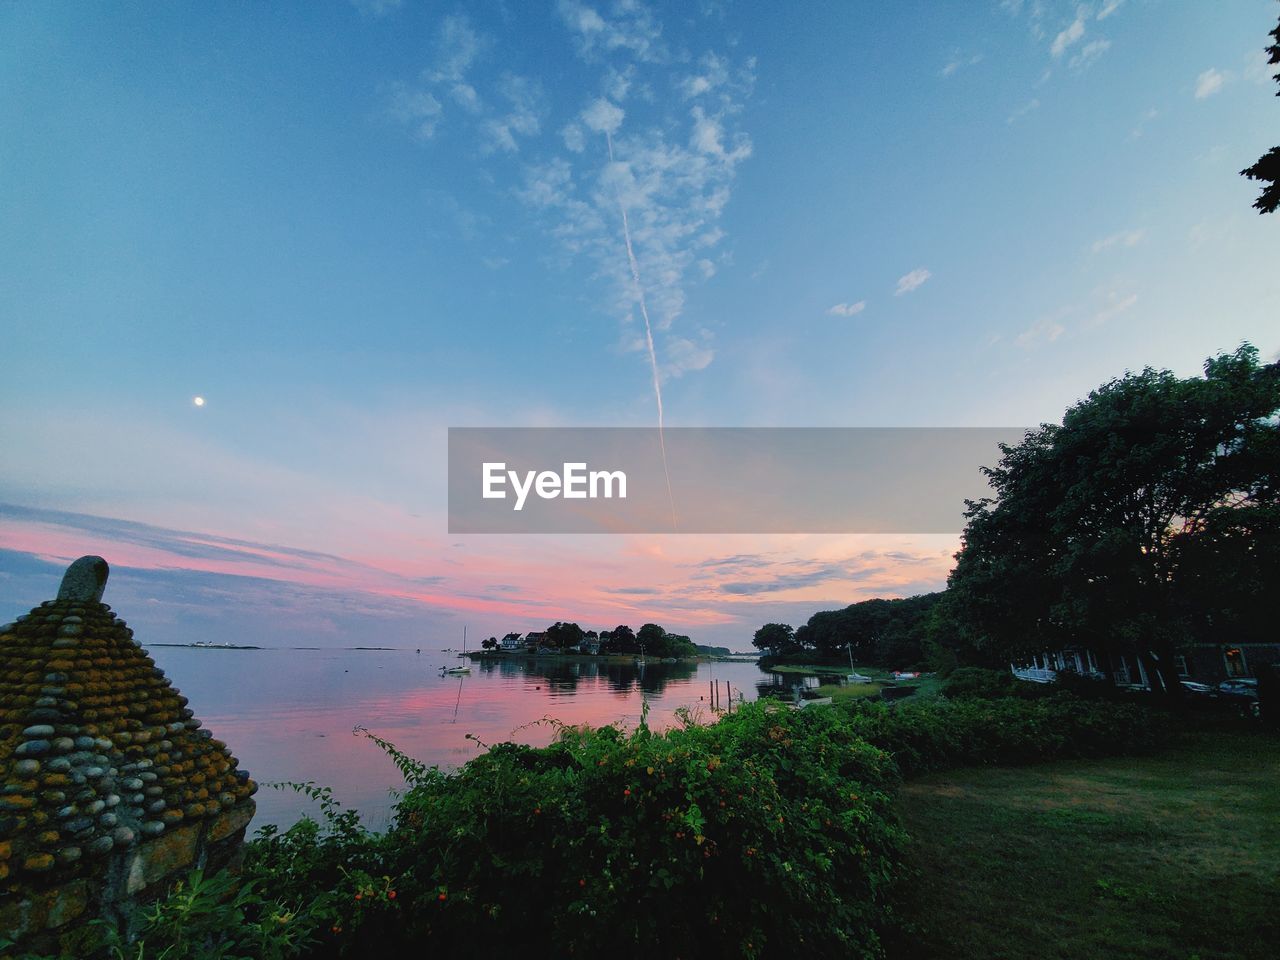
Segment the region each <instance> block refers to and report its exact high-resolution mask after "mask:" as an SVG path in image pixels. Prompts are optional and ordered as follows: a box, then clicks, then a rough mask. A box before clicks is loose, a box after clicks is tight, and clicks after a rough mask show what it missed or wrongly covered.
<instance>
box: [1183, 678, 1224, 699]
mask: <svg viewBox="0 0 1280 960" xmlns="http://www.w3.org/2000/svg"><path fill="white" fill-rule="evenodd" d="M1182 689H1183V690H1185V691H1186V692H1187V693H1189V694H1191V695H1192V696H1193V697H1216V696H1217V695H1218V693H1217V691H1216V690H1214V688H1213V687H1211V686H1209V684H1207V683H1196V681H1194V680H1183V681H1182Z"/></svg>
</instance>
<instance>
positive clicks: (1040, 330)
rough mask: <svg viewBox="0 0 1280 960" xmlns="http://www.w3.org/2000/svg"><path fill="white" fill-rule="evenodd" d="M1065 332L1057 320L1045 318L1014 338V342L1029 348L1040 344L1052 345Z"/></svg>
mask: <svg viewBox="0 0 1280 960" xmlns="http://www.w3.org/2000/svg"><path fill="white" fill-rule="evenodd" d="M1065 332H1066V327H1064V326H1063V325H1062V324H1060V323H1059V322H1058V321H1057V320H1055V319H1053V318H1052V317H1045V318H1044V319H1043V320H1038V321H1036V322H1035V323H1033V324H1032V325H1031V326H1030V327H1028V328H1027V329H1026V330H1023V331H1022V332H1021V333H1020V334H1018V335H1017V337H1015V338H1014V342H1015V343H1016V344H1017V345H1018V346H1020V347H1023V348H1031V347H1035V346H1039V345H1040V344H1042V343H1053V341H1055V340H1057V339H1058V338H1059V337H1060V336H1062V335H1063V333H1065Z"/></svg>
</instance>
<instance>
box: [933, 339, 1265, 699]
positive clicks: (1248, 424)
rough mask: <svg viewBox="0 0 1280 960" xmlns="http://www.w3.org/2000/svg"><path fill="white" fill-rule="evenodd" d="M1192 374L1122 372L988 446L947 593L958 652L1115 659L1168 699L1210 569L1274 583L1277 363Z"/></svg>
mask: <svg viewBox="0 0 1280 960" xmlns="http://www.w3.org/2000/svg"><path fill="white" fill-rule="evenodd" d="M1204 370H1205V375H1204V377H1203V378H1200V377H1193V378H1189V379H1180V378H1178V377H1176V376H1174V375H1173V374H1172V373H1171V372H1169V371H1167V370H1165V371H1157V370H1153V369H1150V368H1148V369H1146V370H1143V371H1142V372H1141V373H1137V374H1128V375H1126V376H1124V377H1122V378H1120V379H1118V380H1113V381H1111V382H1110V383H1108V384H1105V385H1104V386H1102V387H1100V388H1098V389H1097V390H1094V391H1093V392H1092V393H1091V394H1090V395H1089V397H1088V398H1087V399H1086V400H1084V401H1082V402H1081V403H1079V404H1077V405H1076V406H1074V407H1072V408H1071V409H1070V410H1068V411H1067V413H1066V416H1065V417H1064V418H1063V421H1062V423H1061V425H1058V424H1049V425H1045V426H1042V427H1041V428H1040V429H1039V430H1036V431H1034V432H1031V433H1028V435H1027V436H1026V438H1025V439H1024V440H1023V442H1022V443H1021V444H1019V445H1017V446H1005V447H1002V452H1003V457H1002V459H1001V461H1000V464H999V465H998V466H997V467H995V468H994V469H990V470H987V471H986V472H987V475H988V477H989V479H990V482H991V485H992V487H993V489H994V491H995V494H996V496H995V497H994V498H990V499H986V500H982V501H979V502H976V503H970V504H969V510H968V512H967V517H968V526H967V527H966V530H965V535H964V542H963V546H962V549H961V552H960V553H959V554H957V563H956V567H955V570H954V571H953V572H952V574H951V578H950V581H949V584H948V599H947V606H948V608H949V613H950V614H951V615H952V616H953V617H954V618H955V620H956V622H957V626H958V629H960V631H961V633H962V636H961V638H960V639H961V642H962V643H963V644H965V645H970V646H973V647H976V648H977V649H979V650H982V651H984V652H986V653H987V654H989V655H999V656H1002V657H1016V656H1018V655H1020V654H1029V653H1035V652H1039V651H1042V650H1045V649H1053V648H1055V647H1060V646H1062V645H1064V644H1069V643H1082V644H1088V645H1090V646H1094V647H1099V648H1102V649H1109V650H1113V651H1120V652H1128V653H1132V654H1134V655H1136V656H1137V657H1139V658H1140V659H1141V660H1142V661H1143V663H1144V665H1145V666H1146V668H1147V672H1148V675H1150V676H1152V677H1155V678H1157V680H1156V682H1157V684H1158V685H1159V686H1163V688H1164V689H1165V690H1166V691H1168V692H1170V693H1175V692H1177V691H1178V690H1179V689H1180V688H1179V685H1178V682H1177V676H1178V675H1177V670H1176V667H1175V663H1174V657H1175V655H1176V653H1177V652H1178V650H1179V649H1181V648H1182V647H1183V646H1184V645H1185V644H1186V643H1188V642H1189V641H1190V640H1191V639H1192V638H1193V637H1195V636H1196V635H1197V634H1200V635H1203V631H1204V630H1205V629H1206V613H1207V610H1206V607H1205V604H1210V606H1212V605H1213V604H1215V603H1217V602H1218V601H1215V600H1213V599H1212V597H1211V596H1209V595H1211V594H1212V593H1213V590H1212V583H1213V577H1212V576H1210V571H1211V570H1213V569H1214V563H1215V558H1218V559H1222V558H1230V560H1231V562H1232V564H1233V568H1232V569H1233V572H1234V574H1235V576H1236V578H1237V581H1238V582H1237V584H1236V587H1237V589H1238V590H1239V591H1240V592H1242V594H1244V595H1246V596H1252V595H1256V593H1257V590H1256V589H1254V588H1253V587H1251V586H1250V584H1253V585H1254V586H1256V587H1257V588H1258V589H1261V586H1260V585H1261V584H1264V583H1266V582H1271V583H1274V582H1275V581H1276V577H1277V570H1276V568H1275V567H1274V566H1270V567H1268V566H1267V565H1266V564H1267V562H1274V561H1273V560H1271V561H1268V560H1267V557H1268V556H1270V557H1274V554H1266V555H1265V556H1264V554H1265V550H1264V551H1262V552H1259V550H1258V548H1257V544H1258V537H1259V536H1260V535H1263V534H1265V535H1266V536H1273V535H1274V527H1269V526H1268V524H1274V523H1275V516H1276V507H1277V505H1280V494H1278V491H1280V442H1278V441H1277V429H1278V428H1277V422H1276V415H1277V412H1278V411H1280V365H1277V364H1274V363H1273V364H1270V365H1267V366H1263V365H1260V364H1259V362H1258V352H1257V350H1256V349H1254V348H1253V347H1252V346H1249V345H1247V344H1246V345H1244V346H1242V347H1240V349H1238V350H1237V351H1235V352H1234V353H1231V354H1223V355H1221V356H1218V357H1215V358H1213V359H1210V360H1209V361H1207V362H1206V364H1205V368H1204ZM1267 530H1271V531H1272V533H1270V534H1267V533H1266V531H1267ZM1259 558H1261V559H1262V560H1263V561H1264V562H1262V563H1259V562H1258V559H1259ZM1219 572H1221V571H1220V570H1219ZM1217 575H1218V574H1216V573H1215V574H1214V576H1217ZM1247 606H1248V603H1247V602H1245V601H1241V608H1242V609H1243V608H1244V607H1247Z"/></svg>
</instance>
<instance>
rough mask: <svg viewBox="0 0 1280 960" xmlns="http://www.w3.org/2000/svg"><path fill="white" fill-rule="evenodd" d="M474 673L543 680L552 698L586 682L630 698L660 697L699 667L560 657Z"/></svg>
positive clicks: (515, 661)
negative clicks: (634, 695) (639, 695)
mask: <svg viewBox="0 0 1280 960" xmlns="http://www.w3.org/2000/svg"><path fill="white" fill-rule="evenodd" d="M471 669H472V672H473V673H475V672H477V671H478V672H480V673H482V674H490V675H492V674H497V675H498V676H502V677H525V678H528V677H541V678H542V679H544V680H545V681H546V682H547V690H548V693H549V694H550V695H551V696H560V695H566V694H573V693H575V692H576V691H577V689H578V686H579V685H580V684H581V683H582V682H584V681H586V682H590V683H592V684H595V683H600V682H603V683H605V684H607V685H608V687H609V689H611V690H612V691H614V692H615V693H619V694H623V695H627V694H630V693H631V692H633V691H635V690H637V689H639V690H643V691H644V692H645V694H654V695H657V694H661V693H662V692H663V691H664V690H665V689H666V688H667V685H668V684H670V683H682V682H688V681H690V680H692V679H693V678H694V677H695V676H697V674H698V664H696V663H690V662H688V661H679V662H677V663H660V662H647V663H644V664H640V663H637V662H636V661H634V660H629V661H626V662H620V661H603V662H601V661H595V660H564V659H560V658H557V657H530V658H513V657H503V658H501V659H493V660H481V661H479V662H478V663H476V664H473V665H472V668H471Z"/></svg>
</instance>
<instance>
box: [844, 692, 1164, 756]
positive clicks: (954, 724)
mask: <svg viewBox="0 0 1280 960" xmlns="http://www.w3.org/2000/svg"><path fill="white" fill-rule="evenodd" d="M959 672H960V671H958V670H957V671H956V673H959ZM1044 690H1045V691H1046V692H1045V693H1043V694H1042V695H1040V696H1037V698H1036V699H1034V700H1026V699H1021V698H1015V697H1004V698H1001V699H997V700H981V699H935V700H926V701H922V702H911V701H906V702H903V703H901V704H894V705H893V706H885V705H884V704H879V703H874V702H867V701H857V700H852V701H847V702H845V703H842V704H840V705H838V709H839V710H842V711H843V712H844V713H845V714H846V715H847V716H848V718H849V723H850V725H851V727H852V728H853V731H854V733H855V735H856V736H859V737H861V738H863V739H864V740H866V741H867V742H869V743H871V744H874V745H875V746H877V747H880V748H881V749H883V750H886V751H887V752H889V753H890V754H892V755H893V757H894V759H895V760H896V761H897V764H898V767H899V768H900V770H901V771H902V773H903V775H904V776H912V775H914V774H918V773H923V772H925V771H929V770H940V769H946V768H948V767H960V766H974V765H982V764H1010V765H1012V764H1021V763H1033V762H1036V761H1041V760H1052V759H1056V758H1059V757H1093V756H1106V755H1110V754H1117V753H1132V752H1140V751H1144V750H1148V749H1150V748H1151V747H1153V746H1155V745H1156V744H1157V743H1158V742H1159V740H1160V734H1161V728H1160V727H1158V726H1157V724H1156V723H1155V721H1154V719H1153V717H1152V715H1151V713H1150V712H1149V711H1148V710H1147V709H1146V708H1145V707H1142V706H1138V705H1134V704H1116V703H1107V702H1103V701H1091V700H1081V699H1079V698H1078V697H1074V696H1071V695H1069V694H1062V693H1054V692H1053V691H1052V689H1051V688H1048V687H1046V688H1044Z"/></svg>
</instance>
